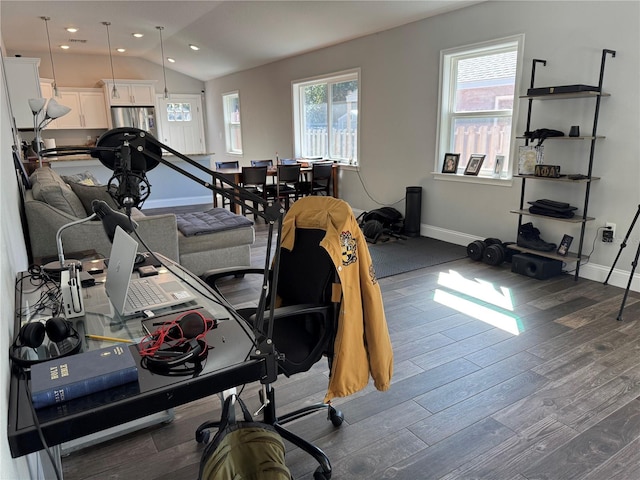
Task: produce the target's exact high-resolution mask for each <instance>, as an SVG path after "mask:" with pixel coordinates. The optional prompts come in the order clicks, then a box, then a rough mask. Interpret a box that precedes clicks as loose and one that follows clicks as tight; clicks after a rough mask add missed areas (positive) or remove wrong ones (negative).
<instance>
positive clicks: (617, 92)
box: [206, 1, 640, 288]
mask: <svg viewBox="0 0 640 480" xmlns="http://www.w3.org/2000/svg"><path fill="white" fill-rule="evenodd" d="M639 24H640V3H639V2H637V1H632V2H614V1H601V2H598V1H593V2H592V1H586V2H575V1H571V2H535V1H529V2H526V1H516V2H503V1H498V2H487V3H482V4H478V5H475V6H471V7H468V8H465V9H461V10H457V11H455V12H451V13H447V14H444V15H439V16H437V17H433V18H430V19H426V20H423V21H419V22H416V23H413V24H409V25H406V26H403V27H399V28H396V29H392V30H389V31H386V32H382V33H378V34H375V35H370V36H368V37H364V38H360V39H356V40H353V41H350V42H346V43H343V44H340V45H336V46H333V47H329V48H326V49H323V50H319V51H316V52H311V53H308V54H305V55H301V56H298V57H294V58H291V59H287V60H283V61H280V62H276V63H273V64H270V65H267V66H264V67H259V68H255V69H251V70H248V71H245V72H241V73H238V74H234V75H229V76H227V77H223V78H219V79H215V80H212V81H209V82H207V83H206V99H207V108H206V111H207V114H208V123H209V125H210V128H209V130H208V135H209V138H208V145H209V146H210V148H211V149H212V151H214V152H217V155H216V159H217V160H225V159H227V158H225V157H230V156H226V155H225V154H224V150H225V146H224V134H223V126H222V105H221V94H222V93H225V92H228V91H232V90H239V92H240V104H241V119H242V135H243V147H244V155H243V159H242V161H243V163H248V161H249V160H250V159H252V158H265V157H273V156H274V155H275V152H276V151H277V152H279V154H280V156H289V155H291V154H292V151H293V134H292V113H291V82H292V81H294V80H298V79H302V78H307V77H312V76H314V75H319V74H326V73H331V72H336V71H340V70H344V69H348V68H353V67H360V68H361V72H362V73H361V87H360V88H361V92H360V93H361V104H360V105H359V118H360V120H361V123H360V162H361V167H360V172H359V175H360V177H361V178H362V181H363V182H364V184H365V185H366V188H367V190H368V191H369V192H370V193H371V196H372V197H374V199H371V198H369V197H368V195H367V193H366V192H365V191H364V189H363V187H362V185H361V183H360V179H359V178H358V175H357V174H356V172H355V171H353V170H348V171H347V170H346V169H345V171H343V172H342V174H341V183H340V193H341V197H342V198H344V199H345V200H347V201H348V202H349V203H350V204H351V205H352V207H353V208H354V209H362V210H369V209H371V208H375V207H376V203H381V204H387V205H389V204H395V205H394V206H395V207H396V208H398V209H399V210H401V211H403V210H404V202H403V201H400V202H399V203H395V202H398V200H400V199H402V198H403V196H404V192H405V187H407V186H413V185H419V186H422V187H423V201H422V222H421V223H422V233H423V234H424V235H428V236H432V237H436V238H442V239H446V240H449V241H454V242H457V243H460V244H463V245H464V244H466V243H468V242H469V241H470V239H472V238H485V237H498V238H501V239H502V240H503V241H514V240H515V239H516V235H517V220H518V218H517V216H516V215H514V214H511V213H509V210H510V209H516V208H517V207H518V204H519V198H520V180H518V179H514V180H513V182H512V183H511V184H507V185H505V186H495V185H487V184H481V183H461V182H449V181H441V180H436V179H434V178H433V175H432V174H431V172H433V171H434V165H435V151H436V145H435V141H436V127H437V110H438V82H439V57H440V51H441V50H443V49H447V48H452V47H458V46H461V45H468V44H473V43H478V42H482V41H486V40H491V39H496V38H501V37H506V36H511V35H515V34H520V33H524V34H525V47H524V59H523V65H524V68H523V75H522V77H523V79H522V85H521V87H520V91H519V92H518V93H524V92H526V89H527V87H528V85H529V79H530V74H531V62H532V59H533V58H542V59H546V60H547V61H548V63H547V67H538V69H537V78H536V85H538V86H542V85H563V84H573V83H586V84H597V83H598V75H599V68H600V60H601V53H602V49H604V48H607V49H613V50H616V51H617V56H616V58H614V59H611V58H610V57H609V58H608V59H607V64H606V73H605V78H604V89H605V90H606V91H608V92H610V93H611V94H612V96H611V97H610V98H608V99H605V100H603V101H602V106H601V115H600V120H599V130H598V132H599V134H601V135H605V136H606V137H607V139H606V140H604V141H601V142H598V144H597V147H596V162H595V167H594V175H596V176H601V177H602V180H601V181H599V182H594V185H593V187H592V189H591V197H590V198H591V202H590V206H589V212H588V213H589V216H594V217H596V218H597V221H595V222H591V223H590V224H589V226H588V228H587V233H586V235H585V242H586V245H585V248H584V250H585V251H586V252H588V251H589V250H591V242H592V241H593V239H594V237H595V235H596V233H597V232H596V229H597V227H600V226H603V225H604V223H605V221H606V222H613V223H616V224H617V226H618V232H617V236H618V241H619V240H620V239H622V238H623V237H624V233H625V232H626V230H627V228H628V226H629V224H630V222H631V219H632V217H633V215H634V214H635V211H636V207H637V205H638V203H639V202H638V200H639V197H640V194H639V189H638V181H639V180H640V172H639V162H638V160H637V158H636V157H637V148H635V147H636V144H637V140H636V139H637V135H638V132H640V111H639V110H640V109H639V105H640V99H639V91H638V88H637V87H638V80H637V79H638V78H639V76H638V72H639V69H640V62H639V57H640V54H639V52H638V45H639V44H640V36H639V33H638V32H639V30H640V29H639V26H640V25H639ZM576 102H577V103H573V104H571V103H566V101H565V102H559V103H558V104H556V105H551V106H549V105H547V104H550V103H553V102H544V104H545V105H544V106H543V107H544V108H545V109H550V110H548V113H547V114H545V116H542V117H539V118H540V121H544V122H548V123H549V125H547V124H544V125H539V126H537V128H542V127H548V128H557V129H560V130H564V131H565V132H568V130H569V126H570V125H574V124H581V125H584V126H586V123H587V118H589V117H591V118H592V117H593V108H592V107H593V105H594V104H593V103H591V104H589V105H587V104H585V103H584V101H583V100H578V101H576ZM580 102H583V103H580ZM519 107H520V108H519V116H518V123H517V125H516V127H515V128H514V129H513V131H514V134H516V133H517V134H519V135H521V134H522V133H523V132H524V130H525V125H526V110H527V108H526V107H527V105H526V102H525V101H521V102H520V103H519ZM536 108H540V107H539V106H536ZM537 111H538V112H540V111H541V110H537ZM588 122H589V125H590V124H591V120H589V121H588ZM583 128H585V127H583ZM587 130H590V127H588V128H587ZM548 143H550V142H548ZM584 143H587V142H584ZM569 144H571V145H569ZM553 148H555V150H553ZM548 149H552V152H550V153H553V154H554V155H556V158H561V159H562V161H561V162H558V163H562V162H563V161H567V160H568V161H570V162H574V161H575V160H571V159H572V158H576V156H578V157H579V158H582V159H583V160H582V161H583V162H585V163H584V164H585V165H586V162H587V161H588V145H587V147H581V146H579V145H578V146H576V144H575V143H574V142H566V144H565V145H564V146H563V147H548ZM551 158H553V157H551ZM547 163H553V162H551V161H550V160H549V157H547ZM565 165H567V164H565ZM569 167H574V168H575V170H574V171H576V170H578V171H586V166H585V167H584V168H582V167H581V166H577V165H571V164H569ZM531 183H534V182H529V184H528V185H530V184H531ZM544 184H546V185H544ZM552 188H555V189H554V190H552ZM529 194H530V195H531V198H529V199H530V200H534V199H536V198H554V199H557V200H564V201H569V202H571V203H572V204H574V205H581V204H582V201H583V198H584V196H583V195H584V190H583V189H579V187H577V186H572V185H569V186H568V187H566V186H565V187H563V188H562V191H558V189H557V184H552V185H550V184H547V182H537V183H535V184H534V185H533V188H532V190H531V191H528V196H529ZM534 220H535V222H534V224H535V225H536V226H538V227H539V228H540V230H541V231H542V238H543V239H545V240H547V241H552V242H559V241H560V239H561V238H562V234H563V233H569V234H571V235H573V236H574V237H576V238H577V235H578V234H579V229H578V228H577V227H575V226H567V224H561V223H560V222H552V221H549V220H545V219H542V220H537V219H534ZM638 233H640V232H638ZM637 238H638V235H636V236H635V239H633V244H631V243H630V244H629V245H630V248H627V249H626V250H625V251H624V252H623V255H622V256H621V258H620V260H619V261H618V264H617V269H621V270H622V271H621V272H617V271H616V274H615V275H614V276H613V277H612V279H611V280H610V282H611V283H613V284H618V285H621V286H626V280H627V278H628V272H629V270H630V263H631V261H632V259H633V254H634V253H635V247H636V246H637V242H638V240H637ZM595 245H596V248H595V251H594V253H593V255H592V258H591V260H590V262H589V264H587V265H586V266H585V267H583V268H582V269H581V275H584V276H588V277H590V278H594V279H599V280H603V279H604V277H605V276H606V273H608V270H609V267H610V265H611V264H612V262H613V260H614V258H615V255H616V253H617V252H618V249H619V247H620V245H619V243H618V244H613V245H611V244H603V243H602V242H599V241H598V242H596V244H595ZM570 266H571V265H570ZM634 288H636V287H634Z"/></svg>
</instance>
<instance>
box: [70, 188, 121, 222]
mask: <svg viewBox="0 0 640 480" xmlns="http://www.w3.org/2000/svg"><path fill="white" fill-rule="evenodd" d="M69 186H70V187H71V190H73V193H75V194H76V195H77V196H78V198H79V199H80V201H81V202H82V205H83V206H84V209H85V212H86V214H87V215H91V214H92V213H93V209H92V208H91V203H92V202H93V201H94V200H102V201H104V202H106V204H107V205H109V207H111V208H112V209H113V210H118V205H117V204H116V202H115V201H114V200H113V198H112V197H111V195H109V192H108V191H107V186H106V185H85V184H82V183H74V182H70V183H69Z"/></svg>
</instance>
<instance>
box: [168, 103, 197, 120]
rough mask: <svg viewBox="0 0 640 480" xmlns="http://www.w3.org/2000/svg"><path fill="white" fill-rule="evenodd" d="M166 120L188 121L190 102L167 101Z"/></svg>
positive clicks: (189, 117) (189, 118)
mask: <svg viewBox="0 0 640 480" xmlns="http://www.w3.org/2000/svg"><path fill="white" fill-rule="evenodd" d="M167 121H169V122H190V121H191V104H190V103H167Z"/></svg>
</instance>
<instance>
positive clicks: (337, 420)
mask: <svg viewBox="0 0 640 480" xmlns="http://www.w3.org/2000/svg"><path fill="white" fill-rule="evenodd" d="M329 420H331V423H333V426H334V427H339V426H340V425H342V422H344V413H342V412H341V411H340V410H336V409H335V408H333V407H331V410H329Z"/></svg>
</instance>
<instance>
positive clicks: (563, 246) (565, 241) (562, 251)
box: [558, 235, 573, 257]
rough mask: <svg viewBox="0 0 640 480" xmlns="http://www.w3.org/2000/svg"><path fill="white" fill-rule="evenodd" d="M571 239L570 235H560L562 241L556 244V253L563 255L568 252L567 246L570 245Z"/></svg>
mask: <svg viewBox="0 0 640 480" xmlns="http://www.w3.org/2000/svg"><path fill="white" fill-rule="evenodd" d="M572 241H573V237H572V236H571V235H565V236H563V237H562V241H561V242H560V245H559V246H558V255H562V256H563V257H565V256H566V255H567V253H569V247H570V246H571V242H572Z"/></svg>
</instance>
